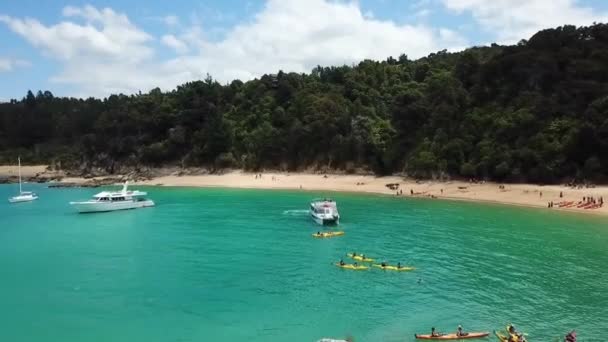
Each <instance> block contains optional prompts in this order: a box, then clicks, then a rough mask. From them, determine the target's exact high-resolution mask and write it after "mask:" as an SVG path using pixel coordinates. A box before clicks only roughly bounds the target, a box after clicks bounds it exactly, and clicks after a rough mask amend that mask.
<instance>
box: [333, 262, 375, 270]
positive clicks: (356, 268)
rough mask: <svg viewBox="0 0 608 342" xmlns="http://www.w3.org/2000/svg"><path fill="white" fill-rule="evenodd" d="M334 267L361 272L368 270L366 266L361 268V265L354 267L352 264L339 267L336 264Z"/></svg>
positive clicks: (338, 264)
mask: <svg viewBox="0 0 608 342" xmlns="http://www.w3.org/2000/svg"><path fill="white" fill-rule="evenodd" d="M336 266H338V267H340V268H345V269H347V270H357V271H362V270H367V269H369V267H367V266H363V265H354V264H344V265H340V263H339V262H337V263H336Z"/></svg>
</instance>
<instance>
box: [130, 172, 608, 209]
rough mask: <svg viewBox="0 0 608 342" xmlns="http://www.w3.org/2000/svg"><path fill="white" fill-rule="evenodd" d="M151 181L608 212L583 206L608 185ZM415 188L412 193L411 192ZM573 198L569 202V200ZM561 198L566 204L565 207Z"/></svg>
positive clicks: (392, 179)
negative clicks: (369, 194)
mask: <svg viewBox="0 0 608 342" xmlns="http://www.w3.org/2000/svg"><path fill="white" fill-rule="evenodd" d="M260 175H261V177H260ZM139 184H146V185H160V186H194V187H234V188H255V189H294V190H300V189H301V190H321V191H323V190H325V191H347V192H364V193H377V194H386V195H395V196H397V193H399V195H398V196H402V197H405V198H407V197H424V198H432V199H451V200H466V201H477V202H491V203H501V204H510V205H520V206H528V207H540V208H547V207H548V203H549V202H551V201H552V202H553V203H554V205H553V208H551V209H549V208H548V209H547V210H568V211H575V212H581V213H595V214H604V215H608V207H607V206H602V207H599V205H598V207H597V208H594V209H584V208H578V207H577V205H578V202H580V201H582V200H583V197H585V199H587V197H589V196H591V197H593V198H595V199H596V201H597V200H599V198H600V197H606V195H608V187H606V186H598V187H595V188H581V189H574V188H571V187H567V186H560V185H544V186H543V185H533V184H505V185H501V184H497V183H489V182H484V183H469V182H462V181H448V182H438V181H415V180H412V179H404V178H403V177H397V176H388V177H375V176H361V175H331V174H328V175H320V174H305V173H261V174H257V175H256V174H254V173H245V172H240V171H235V172H230V173H226V174H222V175H185V176H165V177H158V178H154V179H151V180H148V181H144V182H139ZM387 184H398V185H399V187H398V189H390V188H389V187H387V186H386V185H387ZM412 193H413V194H412ZM560 193H561V194H562V197H560ZM568 202H570V204H569V207H566V206H565V204H566V203H568ZM559 203H563V204H564V206H563V207H560V206H559Z"/></svg>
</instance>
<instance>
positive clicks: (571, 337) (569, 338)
mask: <svg viewBox="0 0 608 342" xmlns="http://www.w3.org/2000/svg"><path fill="white" fill-rule="evenodd" d="M564 342H576V331H574V330H572V331H571V332H569V333H568V335H566V338H565V339H564Z"/></svg>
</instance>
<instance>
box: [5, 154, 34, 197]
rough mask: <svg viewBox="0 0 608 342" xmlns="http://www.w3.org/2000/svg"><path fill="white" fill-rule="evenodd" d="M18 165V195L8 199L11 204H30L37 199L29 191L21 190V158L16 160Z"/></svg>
mask: <svg viewBox="0 0 608 342" xmlns="http://www.w3.org/2000/svg"><path fill="white" fill-rule="evenodd" d="M17 161H18V163H19V195H17V196H13V197H11V198H9V199H8V201H9V202H11V203H19V202H31V201H34V200H37V199H38V195H36V194H35V193H33V192H31V191H23V189H22V188H21V158H17Z"/></svg>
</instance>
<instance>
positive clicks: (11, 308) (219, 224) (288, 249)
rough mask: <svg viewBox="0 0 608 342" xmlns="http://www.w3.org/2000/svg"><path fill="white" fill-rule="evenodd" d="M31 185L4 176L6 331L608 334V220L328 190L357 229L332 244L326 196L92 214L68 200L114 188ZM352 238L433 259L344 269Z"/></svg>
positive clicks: (281, 194) (184, 198)
mask: <svg viewBox="0 0 608 342" xmlns="http://www.w3.org/2000/svg"><path fill="white" fill-rule="evenodd" d="M30 188H34V190H35V191H37V192H38V193H39V194H40V196H41V198H40V200H38V201H37V202H33V203H22V204H9V203H8V202H6V200H5V198H7V197H8V196H9V195H11V194H12V193H13V192H14V191H15V189H16V187H15V186H14V185H3V186H0V199H2V201H1V202H0V217H1V221H0V222H1V225H0V303H1V304H2V305H0V322H1V324H0V326H1V329H0V341H49V342H50V341H57V342H59V341H61V342H65V341H125V342H126V341H129V342H133V341H316V339H319V338H321V337H334V338H344V337H345V336H347V335H351V336H354V337H355V339H356V341H357V342H361V341H412V340H413V335H414V333H416V332H418V333H426V332H428V331H429V329H430V327H431V326H435V327H437V328H438V329H440V330H441V331H449V330H454V328H455V327H456V326H457V325H458V324H463V325H464V327H465V329H469V330H486V331H491V330H492V329H503V328H504V326H505V324H506V323H509V322H513V323H514V324H516V325H517V326H518V328H519V329H521V330H523V331H526V332H528V333H529V334H530V335H529V340H530V341H555V338H557V337H558V336H560V335H562V336H563V333H565V332H566V331H568V330H569V329H572V328H575V329H577V330H578V331H579V337H580V340H582V341H603V340H605V339H603V338H601V337H600V338H598V337H595V338H594V336H601V334H602V333H604V332H605V331H604V330H605V328H606V321H607V320H608V293H607V290H608V274H607V273H606V271H605V270H606V265H608V249H607V248H606V245H607V243H608V227H607V226H606V221H607V220H606V219H605V218H601V217H585V216H580V215H573V214H560V213H555V212H548V211H544V210H533V209H522V208H513V207H506V206H492V205H479V204H471V203H460V202H448V201H432V200H414V199H404V198H394V197H382V196H372V195H354V194H330V195H331V196H332V197H334V198H335V199H336V200H337V201H338V204H339V208H340V212H341V215H342V224H341V226H342V228H343V230H345V231H346V235H345V236H343V237H340V238H334V239H326V240H317V239H313V238H312V237H311V233H313V232H316V231H317V230H318V229H319V228H318V227H317V226H315V225H314V224H313V223H312V222H311V220H310V219H309V217H308V216H307V214H306V209H307V207H308V200H309V199H310V198H313V197H317V196H323V195H326V194H324V193H314V192H287V191H261V190H230V189H188V188H153V187H150V188H147V190H148V191H149V192H150V193H151V197H152V198H153V199H154V200H156V202H157V206H156V207H155V208H146V209H141V210H132V211H123V212H114V213H102V214H88V215H79V214H75V213H74V212H72V211H71V210H70V208H69V205H68V204H67V203H68V202H69V201H71V200H77V199H86V198H88V197H89V196H90V195H92V194H93V193H95V192H97V191H99V189H47V188H46V187H44V186H42V185H31V186H28V189H30ZM353 250H354V251H357V252H363V253H366V254H367V255H368V256H370V257H377V258H383V259H386V260H388V261H389V262H391V263H396V262H398V261H401V262H402V263H403V264H408V265H413V266H416V267H417V268H418V269H417V270H416V271H414V272H404V273H396V272H384V271H381V270H378V269H373V270H370V271H365V272H353V271H348V270H342V269H339V268H337V267H335V266H333V265H332V262H335V261H337V260H339V259H340V258H341V257H342V256H343V255H344V254H345V253H347V252H350V251H353ZM345 261H346V258H345ZM491 340H492V341H494V339H493V338H492V339H491Z"/></svg>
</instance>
